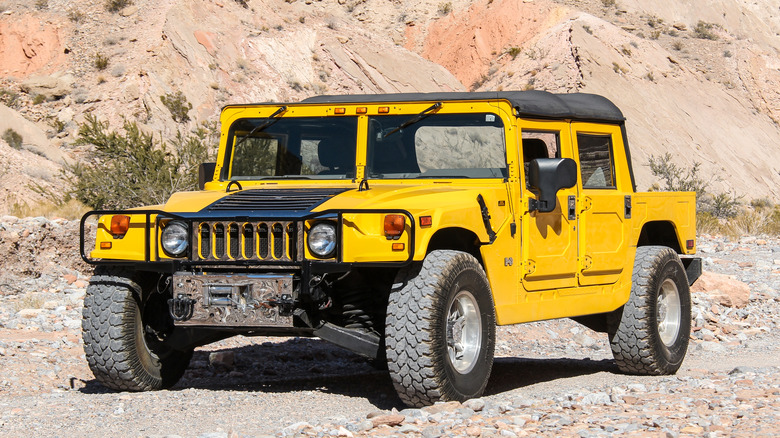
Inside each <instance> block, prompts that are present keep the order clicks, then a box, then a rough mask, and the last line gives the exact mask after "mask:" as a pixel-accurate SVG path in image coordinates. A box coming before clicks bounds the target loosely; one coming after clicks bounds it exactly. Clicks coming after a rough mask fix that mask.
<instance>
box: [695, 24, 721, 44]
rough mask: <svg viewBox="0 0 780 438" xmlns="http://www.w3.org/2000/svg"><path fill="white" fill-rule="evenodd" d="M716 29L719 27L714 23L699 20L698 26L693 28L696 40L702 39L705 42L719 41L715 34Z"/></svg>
mask: <svg viewBox="0 0 780 438" xmlns="http://www.w3.org/2000/svg"><path fill="white" fill-rule="evenodd" d="M716 27H717V26H716V25H715V24H713V23H707V22H706V21H701V20H699V22H698V23H696V26H694V28H693V33H694V34H695V35H696V38H701V39H703V40H717V39H718V36H717V35H715V33H714V32H713V30H714V29H715V28H716Z"/></svg>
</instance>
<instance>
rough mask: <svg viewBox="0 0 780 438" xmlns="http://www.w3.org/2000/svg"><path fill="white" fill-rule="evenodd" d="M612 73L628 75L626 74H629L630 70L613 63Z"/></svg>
mask: <svg viewBox="0 0 780 438" xmlns="http://www.w3.org/2000/svg"><path fill="white" fill-rule="evenodd" d="M612 71H614V72H615V73H618V74H626V73H628V69H627V68H625V67H623V66H621V65H620V64H618V63H617V62H613V63H612Z"/></svg>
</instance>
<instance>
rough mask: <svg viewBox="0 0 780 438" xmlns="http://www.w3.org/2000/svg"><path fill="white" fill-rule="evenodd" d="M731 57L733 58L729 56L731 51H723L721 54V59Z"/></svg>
mask: <svg viewBox="0 0 780 438" xmlns="http://www.w3.org/2000/svg"><path fill="white" fill-rule="evenodd" d="M732 56H733V55H732V54H731V50H725V51H724V52H723V57H724V58H731V57H732Z"/></svg>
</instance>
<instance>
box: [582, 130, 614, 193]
mask: <svg viewBox="0 0 780 438" xmlns="http://www.w3.org/2000/svg"><path fill="white" fill-rule="evenodd" d="M577 146H578V148H579V153H580V173H581V176H582V187H583V188H586V189H614V188H616V186H615V172H614V168H615V163H614V159H613V155H612V136H610V135H608V134H577Z"/></svg>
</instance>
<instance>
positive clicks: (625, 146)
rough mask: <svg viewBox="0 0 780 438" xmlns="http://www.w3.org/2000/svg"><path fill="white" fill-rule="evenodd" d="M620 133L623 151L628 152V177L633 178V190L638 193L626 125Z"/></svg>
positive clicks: (622, 126) (621, 126)
mask: <svg viewBox="0 0 780 438" xmlns="http://www.w3.org/2000/svg"><path fill="white" fill-rule="evenodd" d="M620 132H621V133H622V134H623V149H625V151H626V161H627V162H628V175H629V176H631V188H632V189H633V191H634V192H636V180H635V179H634V165H633V164H632V162H631V149H630V148H629V147H628V133H626V125H625V124H622V125H620Z"/></svg>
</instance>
